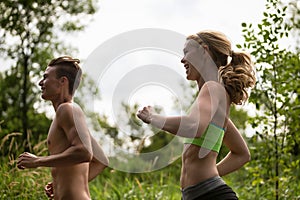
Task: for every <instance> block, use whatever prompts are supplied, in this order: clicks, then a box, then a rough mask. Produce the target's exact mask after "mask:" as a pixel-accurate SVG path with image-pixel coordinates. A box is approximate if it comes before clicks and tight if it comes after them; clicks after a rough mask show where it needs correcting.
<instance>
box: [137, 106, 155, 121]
mask: <svg viewBox="0 0 300 200" xmlns="http://www.w3.org/2000/svg"><path fill="white" fill-rule="evenodd" d="M152 113H153V111H152V107H151V106H147V107H144V108H143V109H142V110H139V111H138V113H137V116H138V118H140V119H141V120H142V121H143V122H145V123H147V124H150V123H151V121H152Z"/></svg>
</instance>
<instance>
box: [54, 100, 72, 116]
mask: <svg viewBox="0 0 300 200" xmlns="http://www.w3.org/2000/svg"><path fill="white" fill-rule="evenodd" d="M72 101H73V98H72V96H68V97H64V98H60V99H57V100H53V101H52V105H53V107H54V110H55V112H56V110H57V108H58V107H59V106H60V105H61V104H63V103H72Z"/></svg>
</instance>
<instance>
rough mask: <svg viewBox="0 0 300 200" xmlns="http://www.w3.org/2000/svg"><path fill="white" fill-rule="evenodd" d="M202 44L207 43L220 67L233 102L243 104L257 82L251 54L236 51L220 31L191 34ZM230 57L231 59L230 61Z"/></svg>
mask: <svg viewBox="0 0 300 200" xmlns="http://www.w3.org/2000/svg"><path fill="white" fill-rule="evenodd" d="M187 39H193V40H195V41H197V42H198V43H199V44H200V45H207V46H208V50H209V53H210V56H211V58H212V59H213V61H214V62H215V64H216V66H217V67H218V69H219V80H220V82H223V84H224V87H225V89H226V91H227V92H228V94H229V96H230V100H231V102H233V103H235V104H242V103H243V102H245V101H246V100H247V99H248V97H249V95H248V93H247V89H248V88H251V87H253V86H254V84H255V82H256V78H255V71H254V66H253V63H252V61H251V58H250V55H249V54H247V53H245V52H234V51H232V49H231V43H230V41H229V40H228V38H227V37H226V36H225V35H224V34H223V33H221V32H218V31H211V30H209V31H201V32H198V33H197V34H195V35H190V36H188V37H187ZM228 57H231V61H230V62H229V63H228Z"/></svg>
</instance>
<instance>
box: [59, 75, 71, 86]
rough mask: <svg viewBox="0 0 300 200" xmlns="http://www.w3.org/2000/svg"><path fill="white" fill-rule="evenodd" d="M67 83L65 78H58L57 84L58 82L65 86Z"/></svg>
mask: <svg viewBox="0 0 300 200" xmlns="http://www.w3.org/2000/svg"><path fill="white" fill-rule="evenodd" d="M68 81H69V80H68V78H67V77H65V76H62V77H60V78H59V82H60V84H62V85H63V84H66V83H67V82H68Z"/></svg>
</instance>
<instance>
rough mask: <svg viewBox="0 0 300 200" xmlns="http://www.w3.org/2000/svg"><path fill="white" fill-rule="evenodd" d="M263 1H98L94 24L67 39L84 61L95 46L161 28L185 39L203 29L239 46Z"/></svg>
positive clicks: (260, 9) (257, 16) (257, 18)
mask: <svg viewBox="0 0 300 200" xmlns="http://www.w3.org/2000/svg"><path fill="white" fill-rule="evenodd" d="M264 4H265V1H263V0H251V1H250V0H226V1H224V0H186V1H184V0H126V1H125V0H100V1H99V11H98V12H97V13H96V14H95V15H94V21H93V22H92V23H90V24H89V26H88V28H87V29H85V31H84V32H81V33H78V34H76V35H75V37H71V38H69V39H71V40H72V43H73V44H75V45H76V47H78V48H79V50H80V53H79V55H78V57H80V58H81V59H85V58H86V57H87V56H88V55H89V54H90V53H91V52H92V51H93V50H94V49H95V48H96V47H97V46H98V45H100V44H101V43H102V42H104V41H106V40H107V39H109V38H111V37H113V36H115V35H118V34H120V33H123V32H126V31H130V30H133V29H138V28H162V29H168V30H172V31H176V32H178V33H181V34H184V35H190V34H193V33H196V32H198V31H200V30H203V29H215V30H219V31H222V32H224V33H225V34H226V35H227V36H228V37H229V38H230V39H231V41H232V42H233V43H234V44H236V43H240V42H242V32H241V29H242V28H241V23H242V22H247V23H250V22H253V23H258V22H259V21H260V19H261V17H262V13H263V11H264V9H265V8H264Z"/></svg>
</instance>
